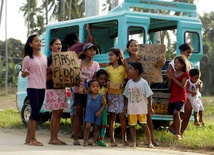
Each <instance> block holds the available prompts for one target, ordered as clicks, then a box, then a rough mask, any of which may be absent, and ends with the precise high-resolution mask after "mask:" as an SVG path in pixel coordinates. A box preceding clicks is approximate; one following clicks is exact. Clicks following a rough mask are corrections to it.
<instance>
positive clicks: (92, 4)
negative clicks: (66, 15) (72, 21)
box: [85, 0, 99, 17]
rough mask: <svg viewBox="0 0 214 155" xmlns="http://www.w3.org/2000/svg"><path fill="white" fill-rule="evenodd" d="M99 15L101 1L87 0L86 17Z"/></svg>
mask: <svg viewBox="0 0 214 155" xmlns="http://www.w3.org/2000/svg"><path fill="white" fill-rule="evenodd" d="M96 15H99V0H85V16H86V17H89V16H96Z"/></svg>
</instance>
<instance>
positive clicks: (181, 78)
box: [166, 56, 189, 140]
mask: <svg viewBox="0 0 214 155" xmlns="http://www.w3.org/2000/svg"><path fill="white" fill-rule="evenodd" d="M187 65H188V62H187V59H186V57H185V56H177V57H176V58H175V60H174V67H175V71H174V72H172V71H170V72H167V74H166V75H167V77H168V78H169V80H168V86H169V88H171V95H170V98H169V105H168V113H169V114H172V115H173V124H174V126H175V138H176V139H177V140H181V118H180V111H183V110H182V108H183V107H184V104H185V102H186V100H187V92H186V83H187V79H188V78H189V74H188V72H187Z"/></svg>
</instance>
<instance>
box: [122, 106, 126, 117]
mask: <svg viewBox="0 0 214 155" xmlns="http://www.w3.org/2000/svg"><path fill="white" fill-rule="evenodd" d="M126 113H127V108H126V107H124V108H123V111H122V114H123V115H126Z"/></svg>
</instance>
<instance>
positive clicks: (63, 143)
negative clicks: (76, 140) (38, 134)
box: [57, 139, 68, 145]
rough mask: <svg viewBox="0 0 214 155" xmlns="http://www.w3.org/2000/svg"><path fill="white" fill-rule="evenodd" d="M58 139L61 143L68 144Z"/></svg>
mask: <svg viewBox="0 0 214 155" xmlns="http://www.w3.org/2000/svg"><path fill="white" fill-rule="evenodd" d="M57 140H58V141H60V142H61V143H62V145H68V144H67V143H66V142H64V141H62V140H59V139H57Z"/></svg>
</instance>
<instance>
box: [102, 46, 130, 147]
mask: <svg viewBox="0 0 214 155" xmlns="http://www.w3.org/2000/svg"><path fill="white" fill-rule="evenodd" d="M109 61H110V63H109V66H108V67H107V68H106V71H107V73H108V75H109V79H108V80H109V81H108V83H107V85H108V87H109V90H108V95H107V101H108V104H109V105H108V107H107V111H108V112H109V132H110V138H111V146H118V145H117V143H116V142H115V138H114V125H115V119H116V114H118V115H119V119H120V123H121V130H122V143H123V145H124V146H128V145H129V144H128V142H127V138H126V116H125V114H126V112H125V111H124V110H125V109H124V96H123V90H124V84H125V81H126V78H127V74H126V70H125V67H124V65H123V53H122V51H121V50H120V49H118V48H111V49H110V50H109Z"/></svg>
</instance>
